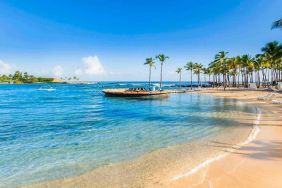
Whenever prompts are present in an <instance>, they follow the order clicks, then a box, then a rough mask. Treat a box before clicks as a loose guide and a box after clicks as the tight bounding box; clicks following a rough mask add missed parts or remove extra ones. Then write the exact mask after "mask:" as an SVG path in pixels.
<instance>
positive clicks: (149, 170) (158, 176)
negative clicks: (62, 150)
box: [29, 90, 282, 188]
mask: <svg viewBox="0 0 282 188" xmlns="http://www.w3.org/2000/svg"><path fill="white" fill-rule="evenodd" d="M200 93H203V94H204V93H208V94H212V95H215V96H220V97H228V98H236V99H240V100H242V101H243V102H246V103H250V105H258V106H259V107H260V108H261V109H262V115H261V119H260V121H261V126H260V130H261V131H260V132H259V134H258V136H257V138H256V139H255V140H254V141H252V142H251V143H249V144H246V145H244V146H242V147H241V148H239V143H242V141H243V140H246V138H248V137H249V135H250V132H251V131H252V130H253V129H252V127H253V123H254V121H255V120H256V119H257V116H256V114H252V113H238V112H234V113H233V115H234V117H232V118H235V119H236V120H237V122H238V127H236V128H230V129H229V128H228V129H226V130H225V131H224V133H222V134H219V135H218V136H216V137H213V138H210V139H208V140H202V141H197V142H192V143H189V144H182V145H177V146H173V147H169V148H164V149H160V150H158V151H154V152H152V153H149V154H146V155H144V156H142V157H140V158H138V159H134V160H132V161H129V162H122V163H119V164H112V165H107V166H104V167H100V168H97V169H95V170H93V171H91V172H87V173H85V174H82V175H79V176H75V177H69V178H65V179H59V180H53V181H47V182H42V183H38V184H34V185H31V186H29V187H52V188H53V187H54V188H55V187H259V186H261V187H275V186H276V187H277V186H279V185H280V186H279V187H281V185H282V184H280V183H281V182H279V181H281V180H279V178H280V179H281V177H282V171H281V170H280V169H281V168H282V151H281V150H282V130H281V129H282V128H280V127H279V125H282V124H281V119H282V117H281V114H282V113H281V111H282V110H281V111H279V105H272V104H268V103H265V102H258V101H257V100H256V97H257V96H261V95H265V92H259V91H255V92H254V91H244V92H240V91H239V92H238V91H226V92H223V91H220V90H205V91H200ZM274 114H276V116H274ZM228 118H230V117H228ZM270 125H271V126H270ZM281 127H282V126H281ZM226 134H228V137H226ZM219 154H224V155H225V154H226V155H227V156H226V157H224V158H222V159H219V160H216V161H214V162H211V163H210V164H209V165H205V166H203V167H202V168H199V169H198V170H197V171H195V172H194V171H193V169H194V168H195V167H197V166H198V165H199V164H201V163H203V162H205V161H206V160H207V159H212V158H215V157H217V156H218V155H219ZM191 171H193V173H189V172H191ZM270 183H272V184H270ZM266 185H271V186H266Z"/></svg>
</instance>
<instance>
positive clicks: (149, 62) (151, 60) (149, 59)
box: [144, 57, 156, 90]
mask: <svg viewBox="0 0 282 188" xmlns="http://www.w3.org/2000/svg"><path fill="white" fill-rule="evenodd" d="M144 65H149V90H150V89H151V72H152V67H156V66H155V62H154V59H153V58H151V57H150V58H146V62H145V63H144Z"/></svg>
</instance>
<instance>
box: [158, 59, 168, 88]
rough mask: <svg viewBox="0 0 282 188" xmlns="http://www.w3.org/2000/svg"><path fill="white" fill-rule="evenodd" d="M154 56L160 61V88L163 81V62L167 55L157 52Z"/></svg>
mask: <svg viewBox="0 0 282 188" xmlns="http://www.w3.org/2000/svg"><path fill="white" fill-rule="evenodd" d="M156 58H157V59H158V60H159V61H160V62H161V77H160V90H162V82H163V64H164V62H165V60H166V59H168V58H169V57H168V56H165V55H164V54H159V55H157V56H156Z"/></svg>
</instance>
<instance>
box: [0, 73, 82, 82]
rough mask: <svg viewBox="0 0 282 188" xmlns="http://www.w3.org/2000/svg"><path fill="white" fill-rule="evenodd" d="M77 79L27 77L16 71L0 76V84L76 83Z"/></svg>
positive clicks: (27, 75)
mask: <svg viewBox="0 0 282 188" xmlns="http://www.w3.org/2000/svg"><path fill="white" fill-rule="evenodd" d="M77 81H79V78H78V77H76V76H74V77H69V78H67V77H66V78H50V77H36V76H33V75H29V74H28V73H27V72H24V73H22V72H21V71H16V72H15V73H14V74H9V75H5V74H3V75H0V83H10V84H25V83H69V82H77Z"/></svg>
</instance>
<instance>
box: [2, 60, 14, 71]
mask: <svg viewBox="0 0 282 188" xmlns="http://www.w3.org/2000/svg"><path fill="white" fill-rule="evenodd" d="M11 70H12V67H11V65H9V64H8V63H5V62H4V61H2V60H0V74H9V73H11Z"/></svg>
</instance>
